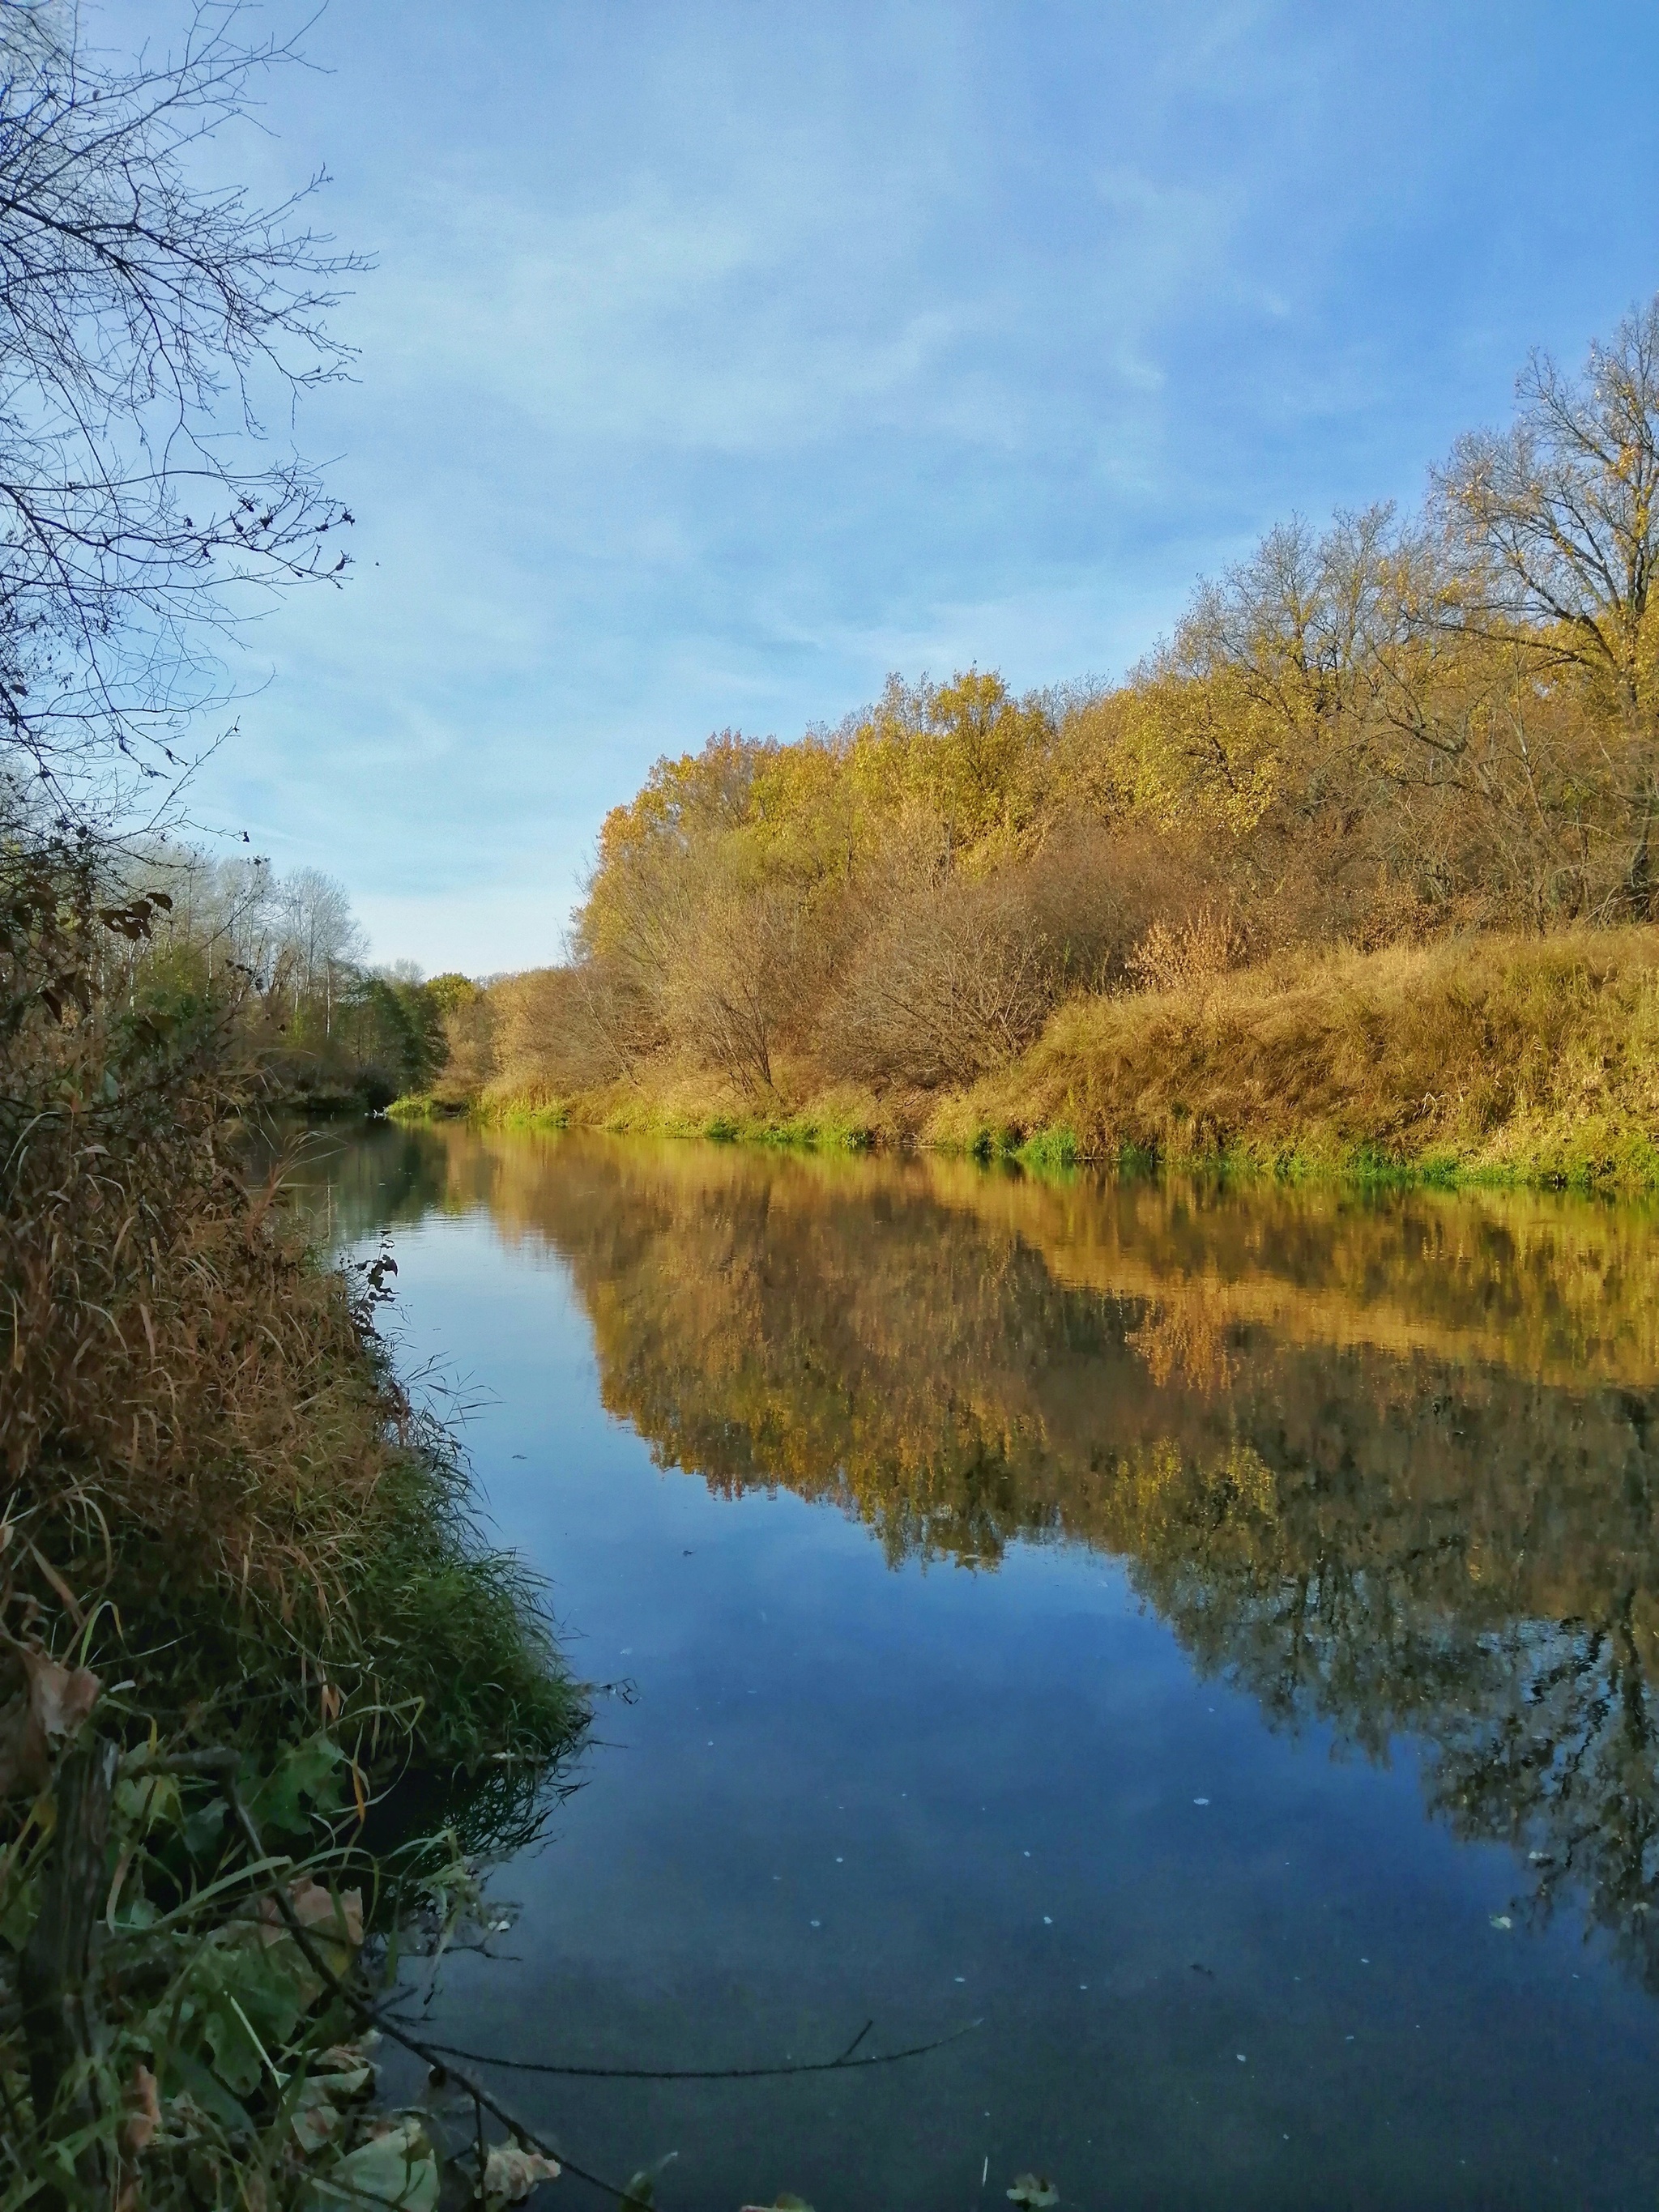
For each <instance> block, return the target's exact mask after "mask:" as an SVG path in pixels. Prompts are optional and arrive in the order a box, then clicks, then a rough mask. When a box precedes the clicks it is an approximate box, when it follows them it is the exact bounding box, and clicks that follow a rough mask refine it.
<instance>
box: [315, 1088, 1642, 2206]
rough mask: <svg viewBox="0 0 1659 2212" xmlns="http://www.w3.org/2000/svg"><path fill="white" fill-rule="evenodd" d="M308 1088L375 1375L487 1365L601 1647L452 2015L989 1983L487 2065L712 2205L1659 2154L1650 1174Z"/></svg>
mask: <svg viewBox="0 0 1659 2212" xmlns="http://www.w3.org/2000/svg"><path fill="white" fill-rule="evenodd" d="M326 1141H327V1143H328V1145H329V1146H331V1153H330V1156H329V1157H328V1158H325V1159H319V1160H316V1161H313V1163H312V1164H311V1165H310V1166H309V1167H307V1169H306V1170H304V1171H303V1175H302V1181H303V1182H304V1185H305V1191H304V1198H305V1202H306V1203H307V1205H308V1206H312V1207H313V1208H314V1209H315V1210H316V1211H317V1212H318V1213H319V1216H320V1217H321V1218H325V1220H326V1222H327V1223H328V1225H329V1226H330V1228H331V1231H332V1232H333V1233H334V1234H336V1235H337V1236H338V1237H342V1238H343V1239H345V1240H347V1241H361V1240H366V1239H371V1238H373V1237H374V1236H376V1235H377V1234H378V1232H379V1231H380V1230H381V1229H382V1227H385V1226H387V1225H389V1226H390V1227H391V1228H392V1232H393V1236H394V1240H395V1250H396V1254H397V1257H398V1266H399V1269H400V1274H399V1284H400V1308H399V1311H400V1315H401V1322H400V1327H401V1330H402V1335H403V1348H404V1358H405V1361H406V1364H416V1363H418V1362H420V1361H422V1360H425V1359H427V1358H433V1357H435V1358H439V1359H441V1361H442V1362H443V1363H444V1364H445V1365H446V1367H447V1370H448V1372H449V1373H450V1375H451V1376H453V1377H455V1378H458V1379H459V1380H462V1381H464V1382H465V1383H467V1384H469V1385H471V1387H472V1388H473V1389H475V1390H476V1391H478V1392H481V1393H486V1394H488V1400H487V1402H486V1403H485V1404H483V1407H482V1408H481V1410H479V1411H478V1413H477V1415H476V1416H475V1418H474V1419H473V1420H472V1422H471V1427H470V1431H469V1441H470V1443H471V1449H472V1452H473V1455H474V1457H475V1460H476V1462H477V1471H478V1476H479V1480H480V1483H481V1486H482V1487H483V1491H484V1492H485V1494H486V1496H487V1498H488V1501H489V1510H490V1512H491V1514H492V1515H493V1516H494V1519H495V1523H496V1526H497V1528H498V1529H499V1531H500V1533H501V1534H502V1535H503V1536H504V1537H506V1538H507V1539H508V1540H510V1541H512V1542H513V1543H514V1544H515V1545H517V1546H519V1547H521V1548H522V1549H523V1550H524V1551H525V1552H526V1553H527V1554H528V1555H529V1557H530V1558H531V1559H532V1560H534V1561H535V1562H536V1563H537V1564H538V1566H539V1567H540V1568H541V1569H542V1570H543V1571H544V1572H545V1574H546V1575H547V1576H548V1577H550V1581H551V1583H552V1586H553V1590H554V1595H555V1602H556V1609H557V1612H558V1613H559V1616H560V1618H561V1620H562V1622H563V1623H564V1625H565V1626H566V1628H567V1630H568V1632H569V1634H570V1636H571V1638H572V1639H573V1642H572V1650H573V1656H574V1660H575V1662H576V1664H577V1666H578V1667H579V1668H580V1669H581V1670H582V1671H583V1672H584V1673H585V1674H589V1675H591V1676H592V1678H593V1679H594V1680H599V1681H606V1682H610V1681H622V1680H627V1681H629V1682H631V1683H632V1684H634V1685H636V1686H637V1692H638V1697H637V1702H635V1703H634V1704H632V1705H624V1704H623V1703H621V1702H618V1701H615V1700H602V1701H601V1703H600V1705H599V1730H598V1733H599V1736H600V1737H601V1738H602V1739H603V1741H601V1742H600V1743H599V1744H598V1745H596V1746H595V1747H594V1748H593V1749H592V1751H591V1752H590V1753H588V1754H587V1756H586V1759H585V1761H584V1764H583V1770H582V1771H583V1778H584V1786H583V1787H582V1788H581V1789H580V1790H578V1791H577V1793H576V1794H575V1795H574V1796H573V1797H571V1799H570V1800H569V1801H568V1802H567V1803H566V1804H565V1805H564V1806H563V1807H562V1809H561V1810H560V1811H559V1812H558V1814H557V1815H556V1819H555V1821H554V1824H553V1833H552V1838H551V1840H550V1843H549V1844H547V1845H546V1846H545V1847H544V1849H542V1850H540V1851H539V1852H538V1853H535V1854H532V1855H529V1856H526V1857H524V1858H522V1859H520V1861H518V1862H517V1863H513V1864H512V1865H510V1866H508V1867H507V1868H506V1869H503V1870H502V1872H501V1875H499V1876H498V1877H497V1878H496V1881H495V1891H496V1893H498V1894H499V1895H501V1897H503V1898H510V1899H514V1900H516V1901H518V1902H519V1903H520V1904H521V1905H522V1907H523V1912H522V1917H521V1919H520V1923H519V1924H518V1926H517V1927H516V1928H515V1929H514V1930H513V1933H512V1934H511V1936H507V1937H506V1938H503V1939H502V1941H503V1948H505V1949H506V1950H507V1951H509V1952H510V1953H511V1954H513V1956H512V1957H511V1958H510V1959H509V1960H501V1961H496V1962H494V1963H491V1962H487V1961H485V1960H481V1959H478V1958H476V1957H465V1958H461V1959H458V1960H455V1961H453V1964H452V1965H451V1966H449V1968H448V1969H447V1972H446V1977H445V1980H444V1984H443V1986H442V1989H441V1994H440V1996H439V1998H438V2001H437V2003H436V2006H435V2019H436V2020H437V2021H439V2022H440V2023H441V2028H437V2029H435V2030H434V2033H441V2031H442V2030H448V2031H451V2032H453V2040H455V2041H458V2042H460V2043H465V2044H468V2045H471V2046H473V2047H474V2048H477V2049H479V2050H484V2051H494V2052H499V2053H502V2054H507V2055H513V2056H519V2057H545V2058H551V2059H557V2060H562V2061H565V2062H568V2063H594V2064H617V2065H633V2066H653V2065H656V2066H663V2067H674V2066H686V2065H702V2066H720V2065H734V2066H738V2065H744V2064H755V2063H766V2062H768V2061H769V2060H773V2059H777V2058H781V2057H784V2056H785V2055H786V2054H792V2055H793V2057H797V2058H807V2057H814V2058H816V2057H826V2056H830V2055H833V2054H834V2053H835V2052H836V2051H839V2050H841V2049H842V2048H843V2047H844V2046H845V2045H847V2044H848V2042H849V2041H850V2040H851V2039H852V2038H853V2036H854V2034H855V2033H856V2032H857V2031H858V2029H859V2028H860V2027H861V2026H862V2025H863V2023H864V2022H865V2021H866V2020H873V2021H874V2023H875V2025H874V2027H873V2028H872V2031H871V2033H870V2035H869V2036H868V2037H867V2039H866V2044H865V2045H864V2046H862V2047H863V2048H865V2049H876V2050H882V2049H890V2048H896V2047H898V2046H900V2045H906V2044H910V2043H915V2042H921V2041H923V2040H926V2039H929V2038H932V2037H934V2036H938V2035H941V2034H945V2033H948V2032H949V2031H950V2030H951V2029H952V2028H954V2027H957V2026H959V2025H961V2024H963V2023H965V2022H968V2021H975V2020H977V2021H982V2022H983V2026H982V2027H980V2028H979V2029H978V2030H977V2032H976V2033H973V2034H970V2035H969V2036H968V2037H966V2038H965V2039H963V2040H962V2041H960V2042H958V2043H956V2044H953V2045H950V2046H949V2047H948V2048H946V2049H945V2050H942V2051H937V2052H935V2053H934V2054H933V2055H932V2056H930V2057H925V2058H921V2059H919V2060H917V2061H915V2062H913V2063H908V2064H904V2065H899V2066H893V2067H890V2068H877V2069H871V2070H868V2071H865V2072H861V2073H857V2072H849V2073H846V2074H842V2075H832V2076H829V2077H824V2076H821V2075H820V2076H816V2077H815V2076H811V2075H807V2076H804V2077H800V2078H797V2079H795V2080H793V2081H782V2082H758V2083H738V2084H732V2085H730V2086H727V2085H723V2084H716V2085H701V2086H699V2085H675V2084H645V2083H629V2082H592V2081H541V2080H538V2079H537V2078H535V2077H533V2076H529V2075H518V2076H509V2075H501V2076H500V2077H498V2079H499V2082H500V2086H501V2087H502V2088H503V2089H504V2090H505V2091H506V2093H507V2094H508V2096H509V2099H510V2100H511V2101H513V2102H514V2103H516V2104H517V2105H518V2106H520V2108H521V2109H522V2110H523V2111H524V2112H525V2113H526V2117H527V2118H530V2119H532V2121H534V2122H536V2123H538V2124H541V2125H543V2126H544V2127H545V2128H547V2129H548V2130H550V2131H551V2132H553V2133H554V2134H555V2135H556V2136H557V2137H558V2138H559V2139H560V2140H561V2141H562V2142H563V2143H564V2144H565V2145H566V2146H567V2147H568V2149H569V2151H570V2152H571V2154H573V2155H574V2156H575V2157H576V2158H578V2159H579V2160H580V2161H581V2163H583V2164H584V2165H586V2166H590V2167H595V2168H597V2169H598V2170H599V2171H600V2172H608V2173H611V2174H616V2175H620V2176H623V2177H624V2178H625V2177H626V2176H627V2175H628V2174H629V2173H630V2172H633V2171H634V2170H635V2168H636V2167H638V2166H642V2165H644V2164H646V2163H647V2161H649V2160H653V2159H655V2158H657V2157H659V2156H660V2155H661V2154H664V2153H666V2152H668V2151H671V2150H676V2151H678V2154H679V2155H678V2159H677V2160H676V2161H675V2162H674V2164H672V2165H671V2166H669V2167H668V2168H667V2170H666V2172H665V2176H664V2179H663V2182H662V2185H661V2186H662V2191H663V2196H664V2199H665V2203H667V2204H668V2205H669V2206H670V2207H686V2208H692V2207H696V2208H710V2212H713V2209H714V2208H719V2212H734V2208H735V2207H737V2206H738V2204H740V2203H760V2202H766V2201H768V2200H769V2199H770V2198H771V2197H773V2196H774V2195H775V2193H776V2192H777V2191H779V2190H781V2189H792V2190H794V2191H799V2193H800V2195H802V2196H803V2197H806V2198H808V2199H809V2200H810V2201H811V2203H813V2204H815V2205H816V2206H817V2208H818V2212H838V2208H844V2212H871V2208H874V2207H877V2206H888V2205H891V2206H896V2207H931V2206H935V2205H937V2206H959V2207H973V2206H976V2205H981V2204H982V2205H985V2206H987V2207H988V2206H994V2205H1006V2202H1007V2199H1006V2196H1005V2194H1004V2192H1005V2191H1006V2189H1007V2187H1008V2185H1009V2184H1010V2182H1011V2181H1012V2179H1013V2178H1014V2176H1015V2174H1016V2173H1017V2172H1020V2171H1023V2170H1027V2169H1035V2170H1036V2171H1038V2172H1042V2173H1046V2174H1048V2175H1051V2176H1052V2177H1053V2178H1054V2181H1055V2183H1056V2185H1058V2187H1059V2188H1060V2191H1062V2194H1063V2197H1064V2200H1065V2202H1066V2203H1072V2204H1076V2205H1081V2206H1100V2207H1105V2206H1119V2205H1121V2206H1129V2205H1158V2206H1188V2205H1190V2206H1216V2207H1219V2206H1227V2207H1230V2208H1234V2207H1243V2206H1289V2205H1297V2206H1309V2207H1314V2206H1318V2207H1332V2206H1341V2205H1364V2206H1401V2207H1435V2206H1441V2205H1468V2206H1476V2205H1480V2206H1522V2205H1528V2206H1529V2205H1564V2206H1565V2205H1574V2206H1577V2205H1583V2204H1596V2205H1616V2206H1644V2207H1650V2206H1652V2205H1653V2204H1654V2203H1655V2202H1656V2199H1659V2068H1656V2061H1659V2008H1656V2002H1655V2000H1656V1996H1659V1929H1656V1927H1655V1924H1654V1923H1655V1916H1654V1915H1653V1913H1652V1912H1651V1911H1650V1907H1651V1906H1652V1905H1654V1903H1655V1902H1656V1901H1659V1900H1656V1893H1659V1771H1656V1747H1655V1741H1654V1688H1655V1684H1656V1680H1659V1524H1656V1498H1659V1487H1656V1486H1659V1425H1656V1416H1659V1231H1656V1226H1655V1224H1654V1221H1653V1219H1652V1218H1651V1216H1650V1214H1648V1213H1646V1212H1636V1211H1632V1210H1628V1209H1627V1210H1624V1211H1615V1210H1612V1209H1605V1208H1598V1207H1595V1206H1590V1205H1589V1204H1585V1203H1576V1202H1573V1201H1571V1200H1559V1201H1558V1200H1544V1199H1537V1198H1526V1197H1519V1196H1496V1195H1494V1196H1490V1197H1461V1198H1449V1197H1437V1196H1434V1195H1426V1194H1417V1195H1412V1196H1406V1197H1400V1196H1384V1197H1379V1198H1371V1197H1360V1196H1353V1195H1348V1196H1341V1195H1338V1194H1333V1193H1330V1192H1322V1193H1316V1194H1311V1193H1297V1192H1283V1191H1273V1190H1268V1191H1265V1192H1244V1193H1239V1192H1233V1193H1225V1192H1223V1193H1207V1194H1206V1193H1201V1192H1194V1191H1185V1192H1183V1191H1179V1190H1174V1189H1169V1188H1153V1187H1151V1186H1147V1185H1144V1184H1143V1185H1138V1186H1129V1187H1114V1186H1112V1185H1109V1184H1105V1183H1097V1182H1092V1181H1091V1180H1088V1179H1086V1178H1082V1179H1079V1180H1077V1181H1075V1182H1070V1183H1068V1184H1065V1185H1056V1184H1053V1183H1042V1182H1033V1181H1030V1180H1024V1179H1018V1178H1013V1177H1009V1176H999V1175H996V1174H994V1173H992V1172H989V1171H982V1170H979V1169H977V1168H974V1167H969V1166H963V1165H946V1164H938V1163H930V1162H883V1161H875V1162H870V1161H855V1160H831V1159H813V1158H805V1159H803V1158H774V1157H770V1156H768V1155H763V1154H761V1153H757V1152H752V1151H739V1150H736V1149H731V1148H724V1147H717V1146H692V1145H686V1146H651V1145H647V1144H644V1143H641V1142H637V1141H635V1142H622V1141H616V1142H613V1141H610V1140H606V1139H596V1138H594V1139H590V1138H580V1139H578V1138H568V1139H561V1138H552V1137H538V1136H532V1135H521V1134H501V1135H495V1134H488V1135H479V1134H477V1133H472V1132H469V1131H465V1130H462V1129H459V1128H453V1127H445V1128H439V1129H435V1130H431V1131H420V1132H415V1133H404V1132H401V1131H398V1130H395V1129H389V1128H388V1129H381V1130H379V1131H377V1132H376V1133H373V1134H371V1135H368V1136H367V1137H365V1138H363V1139H361V1140H358V1139H349V1140H346V1141H344V1142H343V1143H341V1142H339V1141H337V1140H336V1139H328V1140H326ZM981 2176H983V2177H984V2179H983V2181H982V2180H981ZM576 2187H577V2185H574V2184H562V2185H561V2188H562V2189H566V2188H569V2189H572V2190H574V2189H576ZM580 2193H582V2194H583V2195H584V2197H585V2196H586V2192H580ZM572 2201H573V2202H574V2197H573V2200H572ZM594 2201H595V2202H596V2203H597V2202H598V2200H597V2199H595V2200H594Z"/></svg>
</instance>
